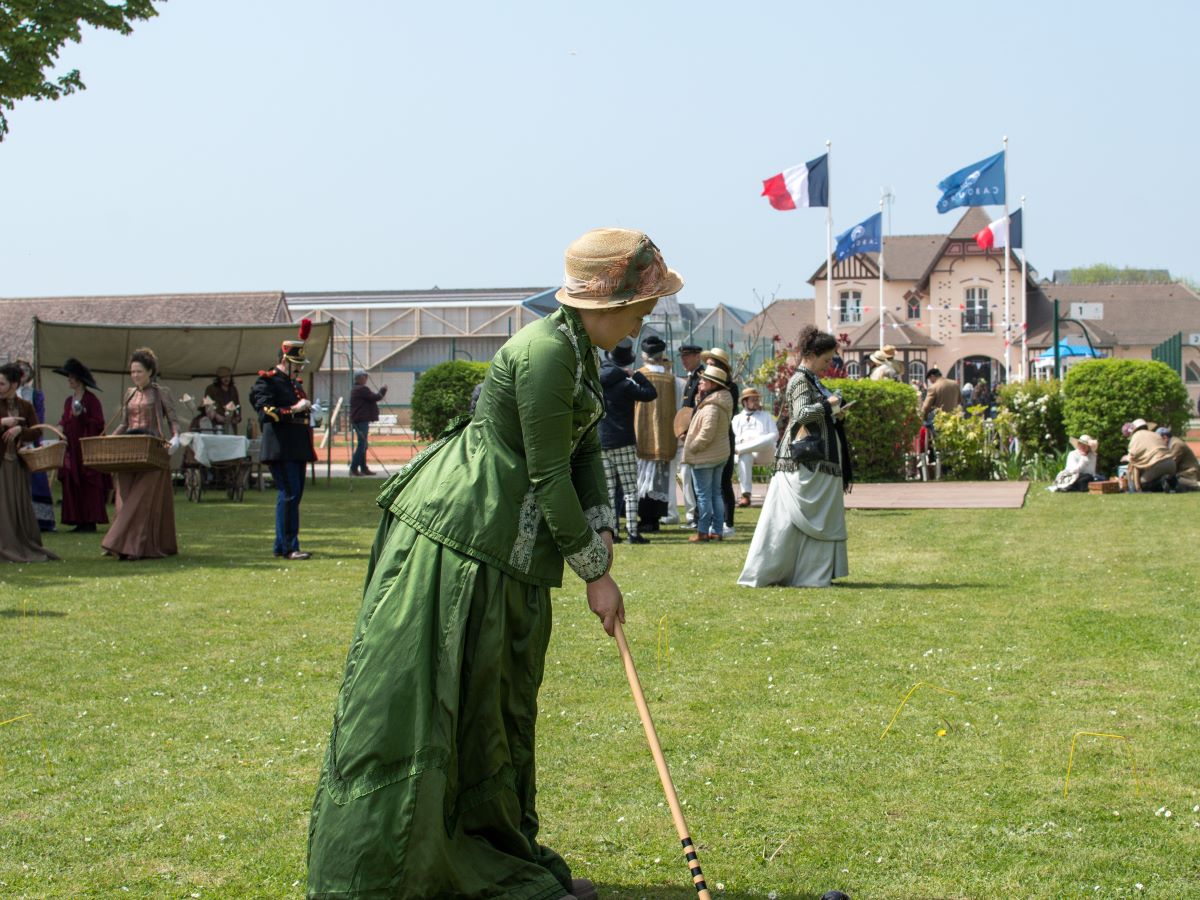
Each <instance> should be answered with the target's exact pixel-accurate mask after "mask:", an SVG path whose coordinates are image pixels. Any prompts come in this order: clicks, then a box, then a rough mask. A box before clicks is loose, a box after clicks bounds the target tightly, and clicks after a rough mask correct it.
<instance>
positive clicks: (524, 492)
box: [308, 228, 683, 900]
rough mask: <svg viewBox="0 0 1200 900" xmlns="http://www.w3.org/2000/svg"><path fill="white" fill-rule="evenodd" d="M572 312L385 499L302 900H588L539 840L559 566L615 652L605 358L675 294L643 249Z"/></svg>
mask: <svg viewBox="0 0 1200 900" xmlns="http://www.w3.org/2000/svg"><path fill="white" fill-rule="evenodd" d="M566 274H567V277H566V280H565V284H564V286H563V288H562V289H561V290H559V292H558V294H557V298H558V300H559V302H560V303H561V304H562V306H561V307H560V308H559V309H558V310H557V311H555V312H554V313H552V314H551V315H549V316H547V317H546V318H544V319H540V320H538V321H536V322H533V323H531V324H529V325H527V326H525V327H524V328H522V329H521V330H520V331H519V332H518V333H517V334H515V335H513V337H512V338H510V339H509V341H508V342H507V343H506V344H505V345H504V346H503V347H501V348H500V350H499V351H498V352H497V353H496V355H495V357H494V359H493V361H492V365H491V367H490V369H489V370H488V374H487V378H486V380H485V382H484V387H483V391H482V393H481V394H480V397H479V403H478V405H477V406H476V409H475V414H474V417H472V418H469V419H468V418H467V417H465V416H464V417H460V418H459V419H457V420H456V421H455V422H453V423H452V424H451V426H450V427H449V428H448V429H447V430H446V431H445V432H444V433H443V434H442V436H441V437H440V438H439V439H438V440H437V441H435V442H434V443H433V444H432V445H430V447H428V448H427V449H426V450H425V451H423V452H422V453H421V454H419V455H418V456H417V457H416V458H414V459H413V460H412V461H411V462H410V463H408V464H407V465H406V466H405V467H404V468H403V469H401V470H400V471H399V472H397V473H395V474H394V475H392V477H391V478H389V479H388V480H387V481H386V482H385V483H384V486H383V491H382V493H381V494H380V495H379V499H378V503H379V505H380V506H381V507H382V508H383V510H384V512H383V518H382V521H381V522H380V525H379V531H378V532H377V536H376V539H375V545H374V547H373V548H372V551H371V556H370V565H369V568H368V571H367V582H366V588H365V591H364V594H363V604H362V609H361V611H360V613H359V617H358V625H357V627H356V630H355V635H354V639H353V642H352V644H351V649H350V654H349V658H348V659H347V661H346V672H345V678H344V680H343V681H342V686H341V691H340V694H339V696H338V700H337V705H336V709H335V712H334V720H333V731H332V734H331V735H330V738H329V742H328V745H327V752H326V756H325V763H324V767H323V768H322V771H321V778H320V782H319V784H318V787H317V792H316V798H315V800H314V802H313V808H312V817H311V819H310V825H309V844H308V896H309V897H310V898H332V897H338V898H347V897H388V898H394V900H406V898H430V897H459V898H477V900H481V898H509V900H518V898H520V900H559V898H578V900H593V898H595V897H596V890H595V887H594V886H593V885H592V884H591V883H590V882H589V881H587V880H586V879H580V878H573V877H572V874H571V871H570V869H569V868H568V866H567V864H566V862H565V861H564V860H563V858H562V857H561V856H559V855H558V854H557V853H555V852H554V851H553V850H551V849H549V848H548V847H545V846H543V845H542V844H541V843H539V842H538V830H539V823H538V814H537V809H536V806H535V793H536V790H535V773H534V744H535V741H534V726H535V722H536V719H537V694H538V688H539V685H540V683H541V680H542V673H543V668H544V663H545V654H546V647H547V643H548V641H549V639H550V589H551V588H553V587H558V586H559V585H560V584H561V583H562V575H563V567H564V564H565V565H567V566H569V567H570V568H571V570H572V571H573V572H574V573H575V574H576V575H578V576H579V578H581V579H582V580H583V581H585V582H586V583H587V600H588V605H589V606H590V607H591V610H592V612H594V613H595V614H596V615H597V616H598V617H599V618H600V619H601V622H602V623H603V627H604V629H605V631H606V632H608V633H609V634H613V633H614V631H615V628H616V623H617V622H618V621H619V620H623V619H624V604H623V600H622V595H621V590H620V588H619V587H618V586H617V583H616V581H614V580H613V577H612V575H611V573H610V571H609V567H610V566H611V563H612V546H613V541H612V538H613V531H614V516H613V510H612V508H611V507H610V506H609V502H608V493H607V489H606V483H605V480H604V469H603V466H602V463H601V450H600V441H599V438H598V435H597V431H596V426H597V424H598V423H599V421H600V418H601V416H602V415H603V414H604V399H603V397H604V395H603V391H602V388H601V386H600V379H599V373H598V366H597V349H596V348H598V347H599V348H604V349H608V350H611V349H612V348H613V347H614V346H615V345H616V344H617V342H618V341H619V340H621V339H622V338H623V337H625V336H626V335H629V334H633V335H636V334H637V333H638V330H639V329H640V327H641V320H642V318H643V317H644V316H646V315H648V314H649V313H650V311H651V310H652V309H653V307H654V305H655V303H656V302H657V299H658V298H659V297H662V296H666V295H668V294H674V293H676V292H677V291H678V290H679V289H680V287H682V284H683V279H682V278H680V277H679V275H678V274H677V273H676V272H673V271H671V270H669V269H668V268H667V267H666V265H665V264H664V262H663V260H662V255H661V254H660V253H659V251H658V248H657V247H655V246H654V244H653V243H652V242H651V241H650V239H649V238H647V237H646V236H645V235H644V234H642V233H641V232H636V231H629V230H626V229H615V228H614V229H599V230H596V231H592V232H588V233H587V234H585V235H584V236H583V237H581V238H579V239H578V240H576V241H575V242H574V243H572V244H571V246H570V247H568V249H567V253H566Z"/></svg>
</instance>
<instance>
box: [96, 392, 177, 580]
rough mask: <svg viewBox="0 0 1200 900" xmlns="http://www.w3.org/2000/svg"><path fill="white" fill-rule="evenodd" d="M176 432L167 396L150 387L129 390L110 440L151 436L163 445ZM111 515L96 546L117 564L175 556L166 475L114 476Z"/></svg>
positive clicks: (156, 472)
mask: <svg viewBox="0 0 1200 900" xmlns="http://www.w3.org/2000/svg"><path fill="white" fill-rule="evenodd" d="M177 428H178V423H177V422H176V419H175V407H174V404H173V402H172V400H171V393H170V391H168V390H167V389H166V388H165V387H163V386H161V385H155V384H152V385H150V386H149V387H147V388H146V389H145V390H144V391H143V390H138V389H137V388H130V389H129V391H127V392H126V394H125V401H124V403H123V404H122V408H121V424H120V425H118V426H117V428H116V429H115V430H114V432H113V433H114V434H126V433H128V432H135V433H144V434H152V435H157V436H158V437H161V438H162V439H163V440H167V439H169V438H170V436H171V434H172V432H173V431H175V430H176V429H177ZM113 481H114V483H115V485H116V494H117V499H116V515H115V517H114V518H113V523H112V527H110V528H109V529H108V532H107V533H106V534H105V535H104V540H103V541H101V542H100V546H101V547H102V548H104V551H105V552H106V553H111V554H112V555H113V556H116V557H119V558H122V559H159V558H161V557H164V556H174V555H175V554H176V553H178V552H179V545H178V542H177V541H176V539H175V498H174V495H173V493H172V490H173V489H172V487H171V472H170V470H168V469H148V470H146V471H143V472H118V473H117V474H116V475H114V476H113Z"/></svg>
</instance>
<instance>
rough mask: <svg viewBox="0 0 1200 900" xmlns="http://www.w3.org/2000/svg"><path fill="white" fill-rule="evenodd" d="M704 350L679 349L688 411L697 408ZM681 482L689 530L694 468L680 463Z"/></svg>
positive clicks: (696, 347) (693, 503)
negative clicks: (697, 393)
mask: <svg viewBox="0 0 1200 900" xmlns="http://www.w3.org/2000/svg"><path fill="white" fill-rule="evenodd" d="M703 353H704V348H703V347H701V346H700V345H699V344H693V343H687V344H681V345H680V347H679V362H680V364H681V365H682V366H683V371H684V372H686V373H687V374H686V375H685V376H684V378H683V401H682V405H683V406H685V407H687V408H688V409H695V408H696V388H697V387H698V386H699V384H700V373H701V372H703V371H704V357H703V355H702V354H703ZM679 448H680V452H681V453H682V451H683V441H682V440H680V442H679ZM679 480H680V481H681V482H683V505H684V508H685V510H686V515H687V524H688V527H689V528H694V527H695V525H696V491H695V489H694V488H693V486H692V467H691V466H689V465H687V464H686V463H684V462H683V461H682V459H681V460H680V462H679Z"/></svg>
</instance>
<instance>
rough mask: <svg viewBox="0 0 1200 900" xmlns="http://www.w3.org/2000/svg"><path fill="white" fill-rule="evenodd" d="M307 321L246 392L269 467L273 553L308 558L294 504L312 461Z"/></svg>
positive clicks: (301, 323) (296, 501)
mask: <svg viewBox="0 0 1200 900" xmlns="http://www.w3.org/2000/svg"><path fill="white" fill-rule="evenodd" d="M311 329H312V322H311V321H309V320H308V319H303V320H301V322H300V340H297V341H284V342H283V344H282V345H281V346H280V348H279V363H278V364H277V365H276V366H275V368H273V369H264V370H262V371H260V372H259V373H258V380H257V381H256V382H254V386H253V387H252V388H250V403H251V404H252V405H253V406H254V409H255V411H257V412H258V422H259V425H260V426H261V428H262V456H261V458H262V461H263V462H265V463H266V464H267V465H268V466H269V467H270V469H271V477H273V478H274V479H275V488H276V489H277V490H278V492H279V496H278V499H277V500H276V501H275V555H276V556H283V557H286V558H287V559H308V558H309V557H310V556H312V554H311V553H306V552H304V551H302V550H301V549H300V500H301V498H302V497H303V496H304V477H305V471H304V470H305V468H306V467H307V466H308V464H309V463H310V462H312V461H315V460H316V458H317V454H316V451H314V450H313V431H312V425H310V424H309V413H310V411H311V410H312V401H311V400H309V399H308V397H307V396H306V395H305V393H304V384H303V382H301V380H300V373H301V372H302V371H303V370H304V367H305V366H306V365H307V364H308V360H306V359H305V358H304V342H305V341H306V340H307V339H308V333H309V331H310V330H311Z"/></svg>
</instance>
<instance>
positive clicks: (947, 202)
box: [937, 150, 1004, 213]
mask: <svg viewBox="0 0 1200 900" xmlns="http://www.w3.org/2000/svg"><path fill="white" fill-rule="evenodd" d="M938 190H939V191H941V192H942V199H941V200H939V201H938V203H937V211H938V212H940V213H944V212H949V211H950V210H952V209H954V208H955V207H958V206H1003V205H1004V151H1003V150H1001V151H1000V152H999V153H997V154H996V155H995V156H989V157H988V158H987V159H982V160H980V161H979V162H977V163H973V164H971V165H969V166H967V167H966V168H964V169H959V170H958V171H957V172H955V173H954V174H953V175H948V176H946V177H945V178H943V179H942V180H941V181H939V182H938Z"/></svg>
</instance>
